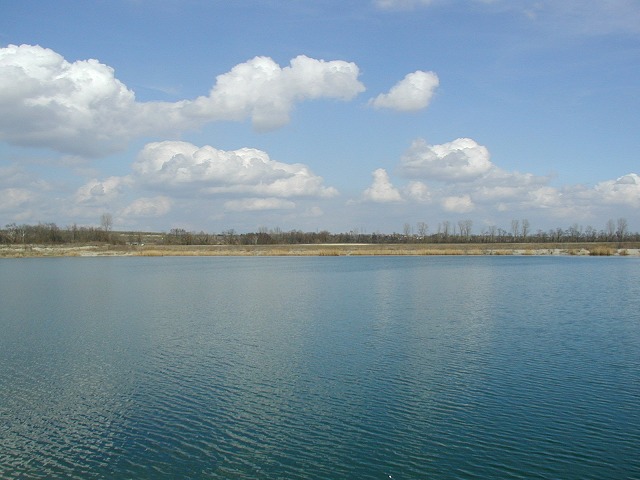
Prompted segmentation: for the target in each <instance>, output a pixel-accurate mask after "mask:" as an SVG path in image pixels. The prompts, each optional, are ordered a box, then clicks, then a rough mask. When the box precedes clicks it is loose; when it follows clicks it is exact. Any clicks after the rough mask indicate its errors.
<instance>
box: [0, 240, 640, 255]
mask: <svg viewBox="0 0 640 480" xmlns="http://www.w3.org/2000/svg"><path fill="white" fill-rule="evenodd" d="M349 255H578V256H590V255H598V256H633V257H637V256H640V244H638V243H629V244H622V245H619V244H604V243H589V244H587V243H579V244H570V243H567V244H539V243H536V244H313V245H188V246H183V245H107V244H104V245H0V258H24V257H98V256H158V257H159V256H349Z"/></svg>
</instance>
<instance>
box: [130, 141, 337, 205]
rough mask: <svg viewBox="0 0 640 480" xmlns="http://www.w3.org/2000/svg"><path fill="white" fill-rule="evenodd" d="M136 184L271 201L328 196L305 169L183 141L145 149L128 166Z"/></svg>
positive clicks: (254, 153) (250, 152)
mask: <svg viewBox="0 0 640 480" xmlns="http://www.w3.org/2000/svg"><path fill="white" fill-rule="evenodd" d="M133 171H134V175H135V178H136V180H137V181H138V182H140V183H142V184H144V185H147V186H151V187H155V188H160V189H169V190H173V191H182V192H197V193H198V194H205V195H215V194H239V195H248V196H263V197H275V198H289V197H332V196H335V195H337V193H338V192H337V191H336V189H334V188H332V187H325V186H324V185H323V179H322V177H319V176H317V175H315V174H313V172H311V170H309V168H308V167H307V166H306V165H303V164H300V163H294V164H287V163H282V162H277V161H275V160H271V159H270V158H269V155H268V154H267V153H266V152H263V151H261V150H257V149H253V148H241V149H238V150H233V151H225V150H218V149H216V148H214V147H211V146H204V147H201V148H199V147H197V146H195V145H192V144H190V143H187V142H172V141H166V142H157V143H150V144H147V145H146V146H145V147H144V149H143V150H142V151H141V152H140V154H139V155H138V158H137V160H136V161H135V163H134V164H133Z"/></svg>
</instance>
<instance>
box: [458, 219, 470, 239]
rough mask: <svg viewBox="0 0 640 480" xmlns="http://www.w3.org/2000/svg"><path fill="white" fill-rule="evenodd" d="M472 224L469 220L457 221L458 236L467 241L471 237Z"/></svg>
mask: <svg viewBox="0 0 640 480" xmlns="http://www.w3.org/2000/svg"><path fill="white" fill-rule="evenodd" d="M472 226H473V222H472V221H471V220H459V221H458V229H459V230H460V236H461V237H462V238H464V239H465V240H469V238H470V237H471V227H472Z"/></svg>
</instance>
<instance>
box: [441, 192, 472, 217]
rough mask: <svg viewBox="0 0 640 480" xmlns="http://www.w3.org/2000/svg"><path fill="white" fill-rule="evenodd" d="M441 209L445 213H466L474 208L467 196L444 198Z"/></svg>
mask: <svg viewBox="0 0 640 480" xmlns="http://www.w3.org/2000/svg"><path fill="white" fill-rule="evenodd" d="M442 208H444V210H445V211H447V212H454V213H468V212H471V211H473V209H474V208H475V206H474V204H473V202H472V201H471V197H470V196H469V195H460V196H458V197H445V198H443V199H442Z"/></svg>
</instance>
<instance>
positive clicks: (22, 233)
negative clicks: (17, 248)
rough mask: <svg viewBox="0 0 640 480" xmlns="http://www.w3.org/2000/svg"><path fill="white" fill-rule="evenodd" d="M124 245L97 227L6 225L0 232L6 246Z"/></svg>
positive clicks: (49, 224) (0, 240)
mask: <svg viewBox="0 0 640 480" xmlns="http://www.w3.org/2000/svg"><path fill="white" fill-rule="evenodd" d="M105 242H107V243H123V242H122V240H121V238H120V236H119V235H113V234H112V232H111V231H109V230H108V229H104V228H97V227H79V226H77V225H71V226H69V227H66V228H60V227H58V226H57V225H56V224H55V223H39V224H37V225H17V224H15V223H12V224H9V225H6V226H5V228H4V229H2V230H0V243H4V244H19V243H23V244H27V243H37V244H62V243H105Z"/></svg>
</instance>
